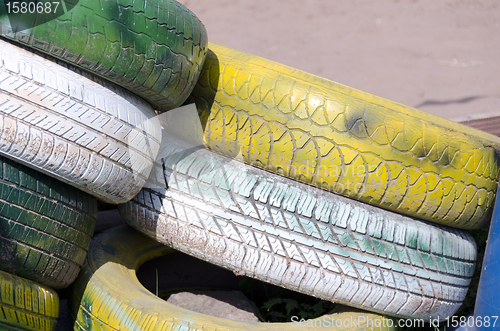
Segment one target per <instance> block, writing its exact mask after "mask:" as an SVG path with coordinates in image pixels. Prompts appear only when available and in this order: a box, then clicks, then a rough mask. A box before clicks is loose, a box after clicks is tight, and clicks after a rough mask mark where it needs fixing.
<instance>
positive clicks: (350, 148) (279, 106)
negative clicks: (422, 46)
mask: <svg viewBox="0 0 500 331" xmlns="http://www.w3.org/2000/svg"><path fill="white" fill-rule="evenodd" d="M209 47H210V51H209V53H208V55H207V59H206V61H205V65H204V67H203V70H202V73H201V75H200V79H199V81H198V83H197V86H196V87H195V89H194V91H193V93H192V98H191V99H190V101H188V102H191V101H195V102H196V105H197V106H198V108H199V116H200V118H201V121H202V124H203V127H204V130H205V143H206V146H208V147H209V148H210V149H212V150H214V151H217V152H220V153H223V154H225V155H229V156H236V155H237V154H238V153H241V155H242V158H243V159H244V161H245V162H248V163H250V164H252V165H255V166H258V167H262V168H265V169H267V170H269V171H272V172H275V173H278V174H281V175H284V176H287V177H290V178H294V179H297V180H300V181H302V182H305V183H307V184H311V185H314V186H316V187H320V188H323V189H326V190H329V191H331V192H335V193H339V194H342V195H344V196H347V197H350V198H354V199H358V200H361V201H363V202H367V203H370V204H372V205H375V206H378V207H382V208H385V209H389V210H392V211H396V212H398V213H403V214H406V215H409V216H412V217H416V218H420V219H424V220H428V221H432V222H437V223H441V224H445V225H449V226H452V227H459V228H464V229H472V228H478V227H481V226H483V225H484V224H485V223H486V222H488V221H489V218H490V216H491V209H492V206H493V201H494V196H495V192H496V189H497V184H498V177H499V173H500V169H499V162H500V157H499V154H498V151H499V147H500V138H498V137H496V136H493V135H490V134H487V133H485V132H481V131H478V130H475V129H472V128H468V127H466V126H463V125H460V124H457V123H454V122H451V121H448V120H445V119H443V118H439V117H437V116H434V115H430V114H427V113H424V112H422V111H419V110H417V109H414V108H411V107H407V106H404V105H402V104H398V103H396V102H392V101H389V100H386V99H383V98H380V97H376V96H374V95H371V94H368V93H365V92H362V91H358V90H355V89H352V88H349V87H346V86H343V85H341V84H337V83H335V82H332V81H329V80H326V79H323V78H320V77H317V76H314V75H312V74H308V73H305V72H302V71H300V70H296V69H293V68H290V67H287V66H284V65H281V64H278V63H275V62H272V61H269V60H266V59H263V58H260V57H257V56H253V55H250V54H246V53H243V52H239V51H236V50H234V49H231V48H228V47H224V46H221V45H217V44H213V43H210V44H209Z"/></svg>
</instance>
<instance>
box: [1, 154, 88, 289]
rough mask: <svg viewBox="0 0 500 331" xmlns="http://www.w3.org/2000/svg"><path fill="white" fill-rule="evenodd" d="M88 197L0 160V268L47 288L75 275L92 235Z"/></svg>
mask: <svg viewBox="0 0 500 331" xmlns="http://www.w3.org/2000/svg"><path fill="white" fill-rule="evenodd" d="M96 217H97V201H96V199H95V198H94V197H92V196H90V195H88V194H86V193H84V192H82V191H79V190H77V189H75V188H74V187H71V186H69V185H66V184H64V183H62V182H60V181H57V180H55V179H53V178H50V177H48V176H46V175H44V174H42V173H39V172H37V171H35V170H33V169H30V168H27V167H25V166H22V165H20V164H18V163H16V162H14V161H12V160H9V159H7V158H4V157H2V156H0V269H1V270H4V271H7V272H9V273H13V274H16V275H18V276H21V277H24V278H27V279H30V280H33V281H36V282H38V283H40V284H44V285H47V286H49V287H52V288H55V289H57V288H63V287H67V286H69V285H70V284H71V283H72V282H73V281H74V280H75V278H76V276H78V272H79V271H80V267H81V266H82V264H83V261H84V260H85V256H86V254H87V249H88V247H89V245H90V241H91V237H92V234H93V232H94V227H95V219H96Z"/></svg>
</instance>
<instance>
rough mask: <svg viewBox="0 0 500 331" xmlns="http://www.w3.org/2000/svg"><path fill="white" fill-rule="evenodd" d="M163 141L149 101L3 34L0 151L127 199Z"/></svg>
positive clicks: (103, 194)
mask: <svg viewBox="0 0 500 331" xmlns="http://www.w3.org/2000/svg"><path fill="white" fill-rule="evenodd" d="M160 142H161V127H160V124H159V122H158V120H157V118H156V117H155V112H154V111H153V109H152V108H151V107H150V106H149V105H148V104H147V103H146V102H144V101H142V100H141V99H139V98H138V97H136V96H134V95H133V94H131V93H129V92H127V91H125V90H123V89H122V88H119V87H117V86H115V85H114V84H112V83H108V82H105V81H104V80H102V79H100V78H97V77H93V76H91V75H90V74H88V73H85V72H83V71H81V70H78V69H74V68H72V67H70V66H69V65H66V64H64V63H62V62H55V61H51V60H48V59H46V58H44V57H42V56H41V55H39V54H35V53H33V52H29V51H26V50H24V49H22V48H20V47H17V46H14V45H11V44H10V43H8V42H5V41H1V40H0V154H2V155H4V156H6V157H9V158H11V159H14V160H16V161H18V162H20V163H23V164H25V165H27V166H29V167H32V168H34V169H36V170H38V171H41V172H43V173H45V174H47V175H49V176H52V177H55V178H57V179H59V180H61V181H63V182H66V183H68V184H70V185H73V186H75V187H77V188H79V189H81V190H83V191H85V192H87V193H89V194H92V195H94V196H96V197H97V198H99V199H101V200H103V201H106V202H109V203H123V202H126V201H128V200H130V199H131V198H132V197H133V196H135V195H136V194H137V192H139V190H140V189H141V188H142V186H143V185H144V182H145V180H146V179H147V177H148V175H149V172H150V170H151V167H152V164H153V162H154V160H155V159H156V155H157V153H158V149H159V144H160Z"/></svg>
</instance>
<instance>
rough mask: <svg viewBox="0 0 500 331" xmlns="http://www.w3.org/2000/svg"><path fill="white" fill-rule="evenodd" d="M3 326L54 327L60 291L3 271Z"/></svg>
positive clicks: (38, 330)
mask: <svg viewBox="0 0 500 331" xmlns="http://www.w3.org/2000/svg"><path fill="white" fill-rule="evenodd" d="M0 289H1V292H0V329H1V330H4V331H26V330H31V331H52V330H54V329H55V327H56V323H57V317H58V316H59V297H58V296H57V293H56V292H55V291H54V290H52V289H50V288H48V287H45V286H43V285H40V284H37V283H35V282H32V281H29V280H27V279H23V278H20V277H17V276H14V275H11V274H8V273H6V272H3V271H0Z"/></svg>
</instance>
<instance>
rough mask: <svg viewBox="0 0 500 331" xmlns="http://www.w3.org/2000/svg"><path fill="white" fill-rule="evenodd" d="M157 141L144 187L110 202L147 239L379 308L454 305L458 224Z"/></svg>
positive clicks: (394, 312) (407, 310)
mask: <svg viewBox="0 0 500 331" xmlns="http://www.w3.org/2000/svg"><path fill="white" fill-rule="evenodd" d="M175 123H177V122H174V124H175ZM163 137H164V139H165V140H164V141H163V143H162V149H161V150H160V154H159V159H161V160H162V163H161V164H157V165H155V168H154V172H153V173H152V176H150V180H149V181H148V185H147V187H146V188H143V189H142V190H141V192H140V193H139V194H138V195H137V196H136V197H135V198H134V199H133V200H131V201H129V202H128V203H126V204H124V205H119V207H118V208H119V211H120V213H121V215H122V217H123V218H124V219H125V221H126V222H127V223H128V224H129V225H131V226H132V227H134V228H135V229H136V230H138V231H140V232H142V233H144V234H146V235H147V236H149V237H150V238H153V239H154V240H156V241H159V242H161V243H163V244H166V245H168V246H171V247H173V248H175V249H177V250H179V251H182V252H184V253H186V254H190V255H192V256H194V257H197V258H200V259H202V260H205V261H207V262H211V263H213V264H216V265H218V266H221V267H223V268H226V269H229V270H232V271H234V272H235V273H236V274H245V275H246V276H249V277H253V278H256V279H259V280H261V281H264V282H268V283H272V284H274V285H277V286H282V287H285V288H288V289H290V290H293V291H297V292H301V293H304V294H307V295H311V296H315V297H318V298H321V299H323V300H328V301H333V302H338V303H341V304H343V305H348V306H352V307H357V308H360V309H363V310H368V311H373V312H375V313H377V314H383V315H388V316H395V317H399V318H412V319H413V318H418V319H425V320H429V319H435V318H440V319H441V320H444V319H446V318H448V317H451V316H452V315H453V314H454V313H455V312H456V311H457V310H458V308H459V307H460V306H461V304H462V302H463V300H464V298H465V296H466V294H467V290H468V285H469V283H470V281H471V277H472V275H473V273H474V267H475V260H476V245H475V242H474V239H473V238H472V237H471V235H470V234H469V233H468V232H467V231H464V230H460V229H453V228H448V227H445V226H441V225H437V224H431V223H426V222H422V221H420V220H417V219H413V218H410V217H407V216H403V215H400V214H396V213H393V212H390V211H387V210H383V209H381V208H376V207H373V206H370V205H367V204H365V203H361V202H359V201H356V200H353V199H349V198H345V197H342V196H339V195H336V194H334V193H330V192H327V191H324V190H321V189H318V188H315V187H312V186H309V185H306V184H302V183H299V182H297V181H294V180H291V179H289V178H285V177H281V176H278V175H274V174H271V173H269V172H266V171H264V170H262V169H258V168H255V167H252V166H249V165H245V164H243V163H242V162H239V161H236V160H231V159H229V158H227V157H225V156H222V155H220V154H217V153H214V152H211V151H209V150H207V149H205V148H203V147H201V146H193V145H191V144H188V143H186V142H184V141H182V140H180V139H176V138H175V137H174V136H171V135H167V134H166V133H165V132H164V135H163ZM165 183H167V185H168V186H166V184H165Z"/></svg>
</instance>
